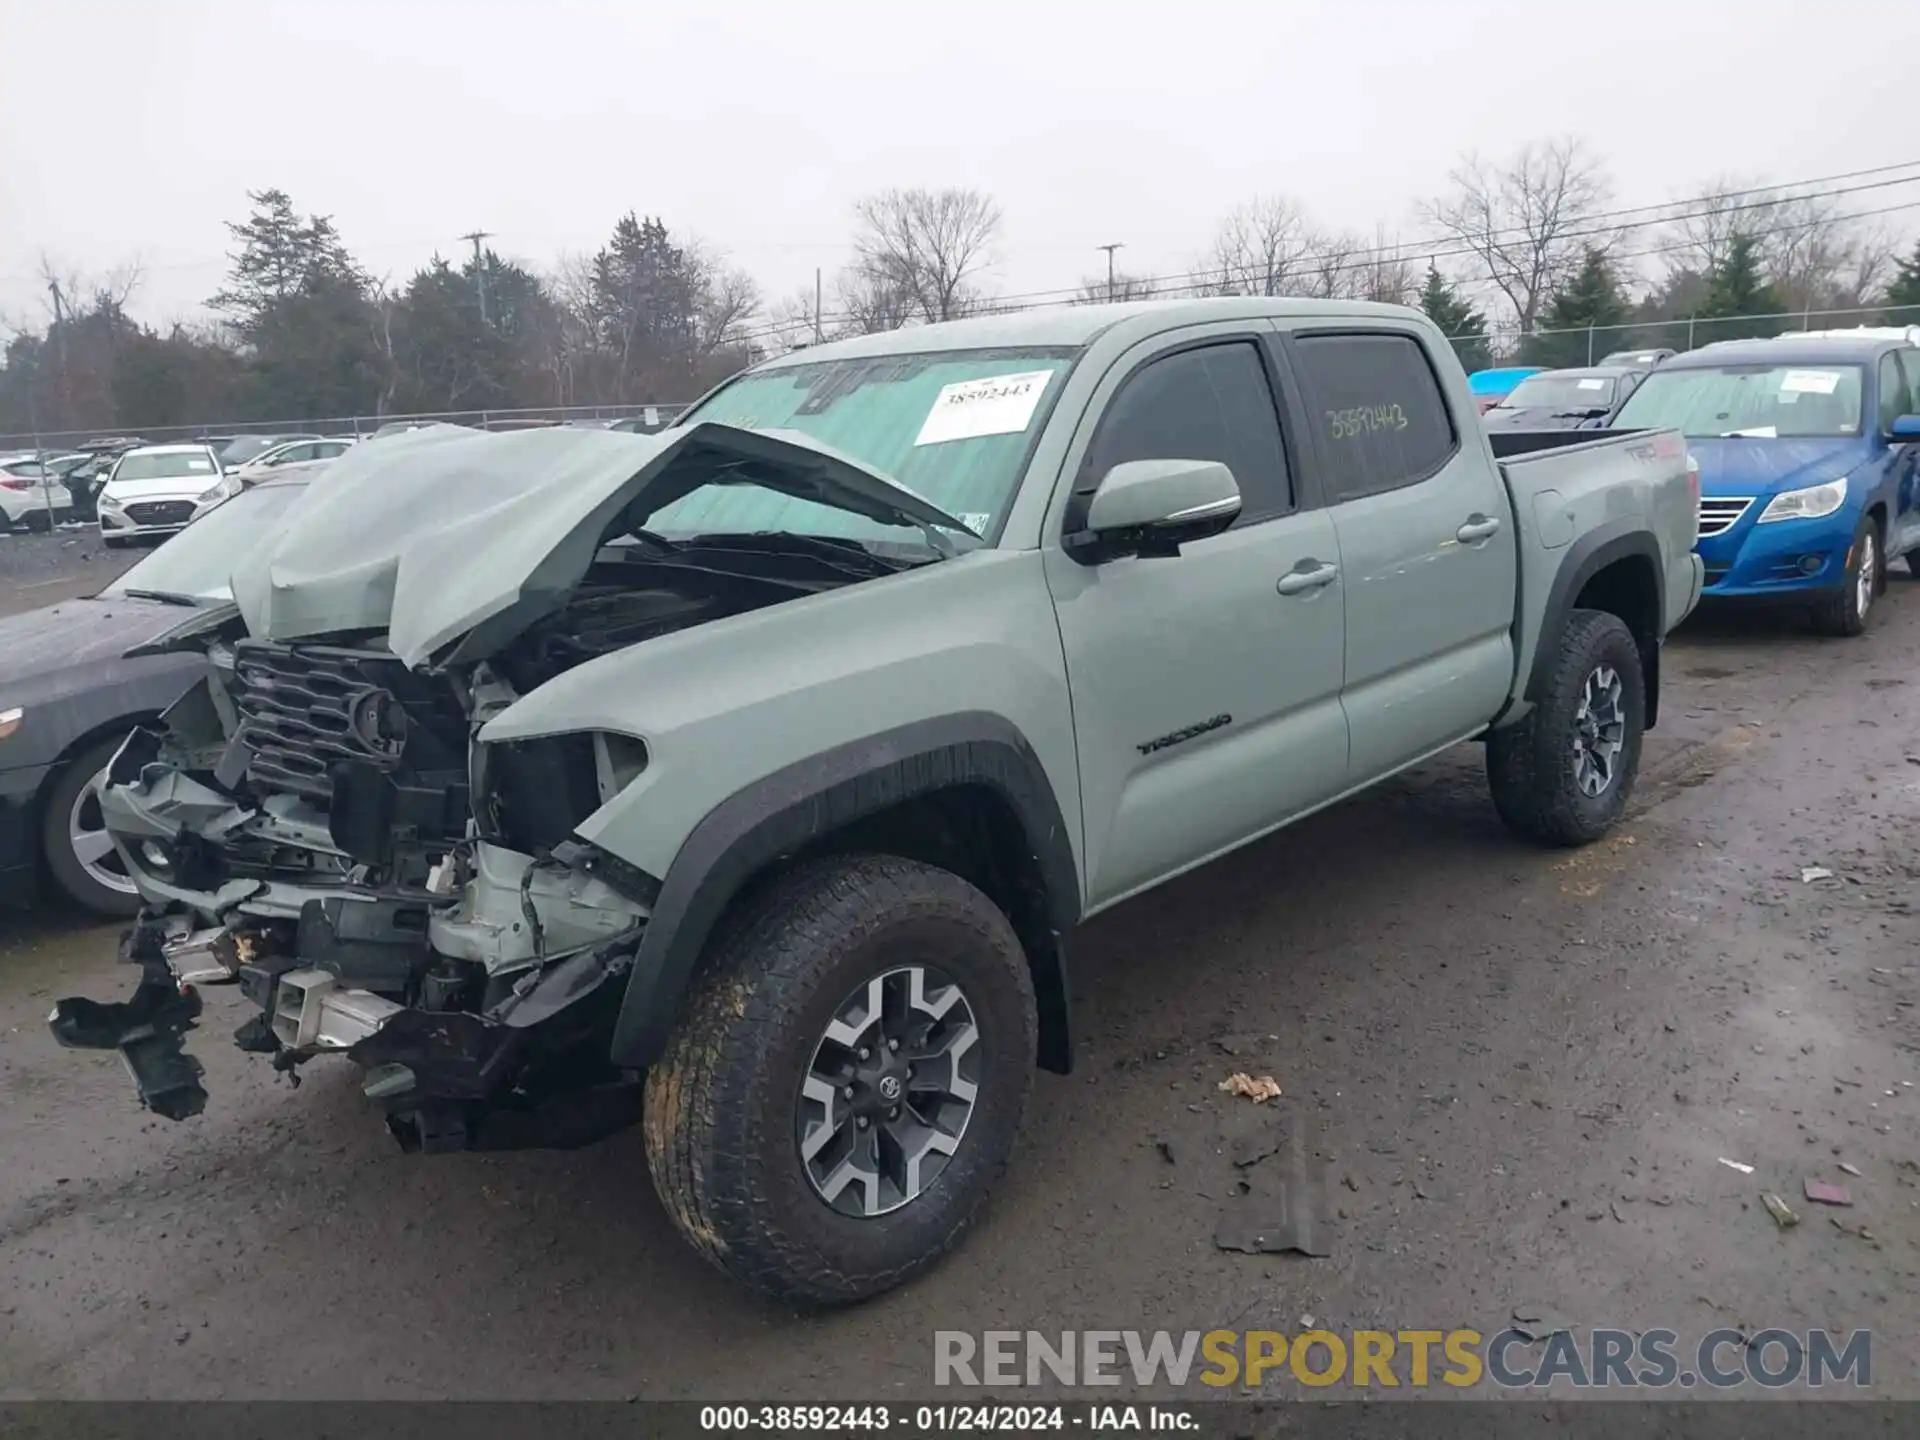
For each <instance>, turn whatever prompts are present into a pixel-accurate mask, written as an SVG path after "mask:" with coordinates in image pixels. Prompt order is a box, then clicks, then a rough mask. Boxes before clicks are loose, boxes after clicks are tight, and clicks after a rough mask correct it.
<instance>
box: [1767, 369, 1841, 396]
mask: <svg viewBox="0 0 1920 1440" xmlns="http://www.w3.org/2000/svg"><path fill="white" fill-rule="evenodd" d="M1839 384H1840V372H1839V371H1838V370H1789V371H1787V373H1786V374H1784V375H1782V376H1781V377H1780V391H1781V393H1782V394H1783V395H1785V394H1800V395H1831V394H1833V392H1834V390H1835V389H1836V388H1837V387H1838V386H1839Z"/></svg>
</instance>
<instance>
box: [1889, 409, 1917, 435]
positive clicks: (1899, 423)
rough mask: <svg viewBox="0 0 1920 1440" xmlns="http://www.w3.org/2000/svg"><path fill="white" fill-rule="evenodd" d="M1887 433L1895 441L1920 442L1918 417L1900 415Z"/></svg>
mask: <svg viewBox="0 0 1920 1440" xmlns="http://www.w3.org/2000/svg"><path fill="white" fill-rule="evenodd" d="M1887 433H1888V434H1890V435H1891V436H1893V438H1894V439H1896V440H1920V415H1902V416H1901V417H1900V418H1899V419H1898V420H1896V421H1894V422H1893V429H1892V430H1890V431H1888V432H1887Z"/></svg>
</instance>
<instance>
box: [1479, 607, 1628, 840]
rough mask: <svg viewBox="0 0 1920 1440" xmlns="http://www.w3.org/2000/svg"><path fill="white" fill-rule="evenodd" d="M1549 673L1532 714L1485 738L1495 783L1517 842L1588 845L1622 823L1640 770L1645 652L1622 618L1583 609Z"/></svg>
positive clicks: (1497, 804)
mask: <svg viewBox="0 0 1920 1440" xmlns="http://www.w3.org/2000/svg"><path fill="white" fill-rule="evenodd" d="M1546 667H1547V668H1546V674H1545V676H1544V677H1543V683H1542V686H1541V692H1540V698H1539V700H1538V702H1537V703H1536V704H1535V705H1534V707H1533V709H1532V710H1530V711H1528V712H1527V714H1526V716H1525V717H1524V718H1522V719H1520V720H1517V721H1515V722H1514V723H1513V724H1511V725H1508V726H1506V727H1504V728H1502V729H1499V730H1495V731H1494V732H1493V733H1492V734H1491V735H1489V736H1488V737H1487V782H1488V784H1489V786H1490V787H1491V788H1492V791H1493V804H1494V808H1495V809H1496V810H1498V811H1499V812H1500V818H1501V819H1502V820H1504V821H1505V822H1506V823H1507V827H1508V828H1509V829H1511V830H1512V831H1513V832H1514V833H1515V834H1517V835H1520V836H1523V837H1524V838H1526V839H1528V840H1534V841H1537V842H1539V843H1542V844H1547V845H1586V844H1589V843H1591V842H1592V841H1595V840H1598V839H1599V838H1600V837H1601V836H1602V835H1605V834H1606V833H1607V832H1608V831H1609V830H1611V829H1612V828H1613V827H1614V826H1615V825H1617V824H1618V823H1619V822H1620V817H1621V816H1622V815H1624V814H1625V813H1626V809H1627V801H1628V799H1629V798H1630V797H1631V796H1632V794H1633V782H1634V780H1635V778H1636V777H1637V776H1638V774H1639V771H1640V741H1641V736H1642V733H1643V731H1644V729H1645V718H1646V703H1647V702H1646V695H1647V692H1646V680H1645V677H1644V675H1643V674H1642V671H1641V666H1640V647H1639V645H1638V644H1636V643H1635V641H1634V638H1633V632H1632V631H1630V630H1628V629H1627V627H1626V623H1625V622H1624V621H1622V620H1621V619H1620V617H1619V616H1617V615H1609V614H1607V613H1606V612H1604V611H1600V610H1575V611H1574V612H1573V613H1572V615H1570V616H1569V617H1568V619H1567V625H1566V629H1565V630H1563V631H1562V632H1561V635H1560V640H1559V643H1558V644H1557V645H1556V646H1555V647H1554V649H1553V652H1552V654H1551V655H1550V656H1549V657H1548V659H1547V661H1546Z"/></svg>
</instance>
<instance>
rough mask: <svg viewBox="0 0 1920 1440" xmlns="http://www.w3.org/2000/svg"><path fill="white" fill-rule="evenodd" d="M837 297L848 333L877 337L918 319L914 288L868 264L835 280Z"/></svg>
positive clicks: (842, 273)
mask: <svg viewBox="0 0 1920 1440" xmlns="http://www.w3.org/2000/svg"><path fill="white" fill-rule="evenodd" d="M833 295H834V303H835V304H837V305H838V306H839V307H840V323H841V326H842V329H843V331H844V332H845V333H850V334H854V335H874V334H878V333H879V332H880V331H883V330H898V329H899V328H900V327H901V326H903V325H909V324H911V323H912V322H913V321H914V320H915V319H916V318H918V316H917V313H916V312H917V310H918V304H919V302H918V300H917V299H916V298H915V295H914V292H913V290H912V288H911V287H909V286H908V285H907V284H906V283H905V282H904V281H903V280H902V279H901V277H899V276H898V275H895V274H892V273H889V272H887V271H884V270H874V269H870V268H869V267H868V266H867V265H866V264H865V263H864V262H856V263H855V264H853V265H851V266H849V267H848V268H847V269H845V270H843V271H841V272H840V274H839V275H838V276H836V277H835V278H834V282H833Z"/></svg>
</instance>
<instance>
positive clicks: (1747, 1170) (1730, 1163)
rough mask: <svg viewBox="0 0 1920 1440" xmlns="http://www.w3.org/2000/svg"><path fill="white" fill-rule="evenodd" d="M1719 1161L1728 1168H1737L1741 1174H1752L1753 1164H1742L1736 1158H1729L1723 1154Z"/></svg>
mask: <svg viewBox="0 0 1920 1440" xmlns="http://www.w3.org/2000/svg"><path fill="white" fill-rule="evenodd" d="M1720 1163H1721V1164H1722V1165H1724V1166H1726V1167H1727V1168H1728V1169H1729V1170H1738V1171H1739V1172H1740V1173H1741V1174H1742V1175H1751V1174H1753V1166H1751V1165H1742V1164H1741V1163H1740V1162H1739V1161H1738V1160H1729V1159H1727V1157H1726V1156H1724V1155H1722V1156H1721V1157H1720Z"/></svg>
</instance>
